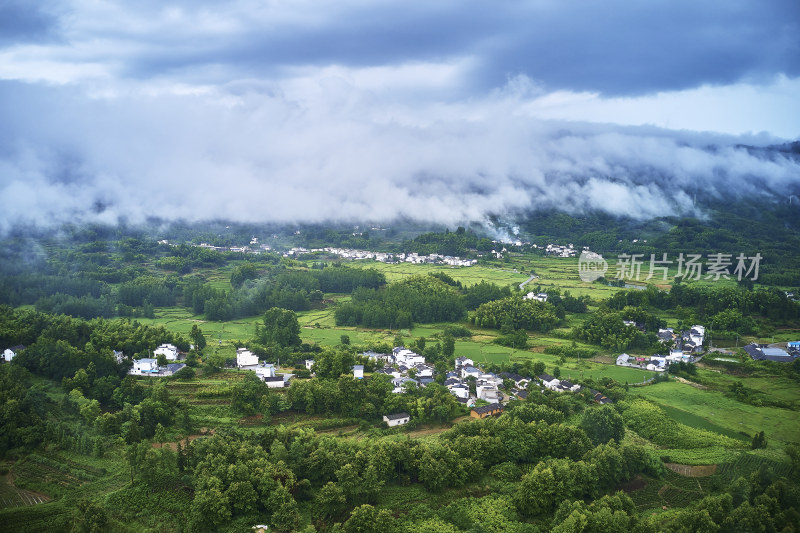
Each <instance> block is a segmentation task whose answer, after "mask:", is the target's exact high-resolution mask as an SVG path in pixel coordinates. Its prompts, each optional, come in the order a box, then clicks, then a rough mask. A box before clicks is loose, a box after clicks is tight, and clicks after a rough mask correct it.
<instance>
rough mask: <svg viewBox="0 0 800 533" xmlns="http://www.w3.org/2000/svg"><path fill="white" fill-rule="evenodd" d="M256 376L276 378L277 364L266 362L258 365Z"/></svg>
mask: <svg viewBox="0 0 800 533" xmlns="http://www.w3.org/2000/svg"><path fill="white" fill-rule="evenodd" d="M256 376H258V377H259V378H261V379H262V380H263V379H264V378H274V377H275V365H273V364H272V363H264V364H263V365H262V366H258V367H256Z"/></svg>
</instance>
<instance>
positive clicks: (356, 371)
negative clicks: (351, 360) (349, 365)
mask: <svg viewBox="0 0 800 533" xmlns="http://www.w3.org/2000/svg"><path fill="white" fill-rule="evenodd" d="M353 378H355V379H364V365H353Z"/></svg>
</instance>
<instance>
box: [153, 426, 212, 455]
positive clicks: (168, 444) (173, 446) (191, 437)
mask: <svg viewBox="0 0 800 533" xmlns="http://www.w3.org/2000/svg"><path fill="white" fill-rule="evenodd" d="M213 434H214V430H213V429H212V430H210V431H208V432H206V433H197V434H195V435H189V436H188V437H186V438H184V439H181V440H180V441H178V442H180V443H181V446H183V447H185V446H186V445H187V444H188V443H189V441H190V440H195V439H199V438H201V437H210V436H211V435H213ZM178 442H165V443H164V446H165V447H167V448H171V449H172V451H173V452H174V451H176V450H177V449H178ZM153 448H161V443H158V442H154V443H153Z"/></svg>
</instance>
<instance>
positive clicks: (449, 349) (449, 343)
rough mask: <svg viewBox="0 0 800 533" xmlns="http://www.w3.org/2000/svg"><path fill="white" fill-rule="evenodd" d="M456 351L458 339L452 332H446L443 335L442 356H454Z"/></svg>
mask: <svg viewBox="0 0 800 533" xmlns="http://www.w3.org/2000/svg"><path fill="white" fill-rule="evenodd" d="M455 352H456V340H455V338H454V337H453V335H451V334H450V333H445V334H444V336H443V337H442V356H444V357H445V358H449V357H453V355H454V354H455Z"/></svg>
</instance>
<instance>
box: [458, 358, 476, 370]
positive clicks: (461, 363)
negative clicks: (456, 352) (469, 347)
mask: <svg viewBox="0 0 800 533" xmlns="http://www.w3.org/2000/svg"><path fill="white" fill-rule="evenodd" d="M465 366H475V362H474V361H473V360H472V359H470V358H468V357H457V358H456V370H461V368H463V367H465Z"/></svg>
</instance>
